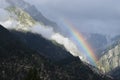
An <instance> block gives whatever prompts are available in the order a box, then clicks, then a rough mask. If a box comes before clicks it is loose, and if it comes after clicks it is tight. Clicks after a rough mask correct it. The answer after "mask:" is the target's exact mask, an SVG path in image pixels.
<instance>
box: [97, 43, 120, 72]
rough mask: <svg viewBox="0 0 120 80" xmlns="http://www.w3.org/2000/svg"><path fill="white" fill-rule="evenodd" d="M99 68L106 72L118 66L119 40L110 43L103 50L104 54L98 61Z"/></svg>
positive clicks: (119, 62) (119, 58)
mask: <svg viewBox="0 0 120 80" xmlns="http://www.w3.org/2000/svg"><path fill="white" fill-rule="evenodd" d="M98 65H99V68H100V69H101V70H103V72H105V73H107V72H109V71H111V70H113V69H115V68H117V67H120V41H117V43H116V44H114V45H112V46H111V47H110V48H109V49H108V50H106V51H105V52H104V55H103V56H102V57H101V58H100V60H99V62H98Z"/></svg>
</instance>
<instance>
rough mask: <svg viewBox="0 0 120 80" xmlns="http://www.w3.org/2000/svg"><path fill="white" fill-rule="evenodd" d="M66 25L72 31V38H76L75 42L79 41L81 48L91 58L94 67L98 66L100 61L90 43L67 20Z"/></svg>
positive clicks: (65, 20)
mask: <svg viewBox="0 0 120 80" xmlns="http://www.w3.org/2000/svg"><path fill="white" fill-rule="evenodd" d="M64 25H65V27H66V28H67V29H68V30H69V31H70V34H72V36H73V37H74V38H75V40H77V42H78V44H79V46H81V47H82V48H83V50H84V52H85V53H86V54H87V56H88V57H89V58H90V60H91V62H92V64H93V65H94V66H97V60H98V59H97V57H96V55H95V54H94V51H93V50H92V48H91V47H90V45H89V44H88V42H87V41H86V40H85V38H84V37H83V36H82V34H81V33H80V32H79V31H78V30H77V29H76V28H75V27H74V26H73V24H72V23H71V22H70V21H68V20H67V19H64Z"/></svg>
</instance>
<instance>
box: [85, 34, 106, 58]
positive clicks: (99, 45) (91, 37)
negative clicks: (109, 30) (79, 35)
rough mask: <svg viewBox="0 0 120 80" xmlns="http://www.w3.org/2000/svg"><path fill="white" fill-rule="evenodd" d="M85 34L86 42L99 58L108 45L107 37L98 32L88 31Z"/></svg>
mask: <svg viewBox="0 0 120 80" xmlns="http://www.w3.org/2000/svg"><path fill="white" fill-rule="evenodd" d="M85 36H86V40H87V42H88V43H89V44H90V45H91V47H92V48H93V49H94V52H95V54H96V55H97V56H98V58H99V57H100V56H101V52H102V51H103V50H104V49H105V48H106V46H107V45H108V41H107V37H106V36H105V35H102V34H98V33H89V34H88V35H85Z"/></svg>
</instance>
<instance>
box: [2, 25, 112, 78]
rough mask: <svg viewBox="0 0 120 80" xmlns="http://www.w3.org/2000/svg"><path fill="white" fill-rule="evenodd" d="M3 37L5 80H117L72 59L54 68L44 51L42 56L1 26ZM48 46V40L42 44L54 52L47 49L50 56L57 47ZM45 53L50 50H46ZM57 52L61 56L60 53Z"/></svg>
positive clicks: (74, 58) (42, 41)
mask: <svg viewBox="0 0 120 80" xmlns="http://www.w3.org/2000/svg"><path fill="white" fill-rule="evenodd" d="M23 34H24V33H23ZM0 37H1V38H0V79H1V80H56V79H57V80H113V79H112V78H111V77H108V76H106V75H104V74H102V73H100V72H97V71H96V70H97V69H96V68H95V67H92V66H90V65H89V64H86V63H83V62H82V61H81V60H79V58H77V57H73V56H72V55H71V57H72V58H73V59H72V60H71V61H69V63H66V64H60V65H59V64H54V63H53V62H52V61H51V60H49V58H47V57H45V56H43V55H41V54H40V53H42V52H43V51H42V50H41V51H39V53H38V52H37V51H36V50H33V49H31V48H30V47H29V46H27V45H26V43H24V42H23V41H21V39H20V37H19V36H16V34H14V33H13V32H11V31H9V30H7V29H5V28H4V27H3V26H1V25H0ZM40 39H43V37H41V38H40ZM45 42H47V40H46V39H43V40H41V44H44V45H45V46H46V47H51V49H47V50H49V51H48V52H51V51H52V50H53V51H54V47H52V45H54V44H53V43H52V42H49V41H48V42H49V43H50V44H51V45H48V44H46V43H45ZM54 46H55V45H54ZM55 47H59V46H55ZM43 50H46V49H44V48H43ZM55 52H56V53H57V50H55ZM64 52H65V53H66V52H67V51H65V50H64V51H63V52H62V53H64ZM44 53H46V52H44ZM50 54H54V53H50ZM66 54H70V53H66ZM66 60H67V59H66ZM63 61H65V60H63Z"/></svg>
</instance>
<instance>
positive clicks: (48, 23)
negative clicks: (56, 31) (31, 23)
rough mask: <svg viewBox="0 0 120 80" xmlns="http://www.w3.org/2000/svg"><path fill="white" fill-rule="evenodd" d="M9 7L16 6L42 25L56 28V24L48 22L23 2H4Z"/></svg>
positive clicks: (22, 0) (7, 0)
mask: <svg viewBox="0 0 120 80" xmlns="http://www.w3.org/2000/svg"><path fill="white" fill-rule="evenodd" d="M6 2H8V3H9V4H10V5H11V6H17V7H20V8H21V9H23V10H24V11H26V12H27V13H29V15H30V16H31V17H32V18H33V19H34V20H36V21H38V22H41V23H43V24H44V25H47V26H52V27H54V28H55V27H57V24H56V23H54V22H52V21H50V20H48V19H47V18H46V17H44V16H43V15H42V13H40V11H38V10H37V8H36V7H35V6H33V5H30V4H29V3H27V2H25V1H24V0H6Z"/></svg>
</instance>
